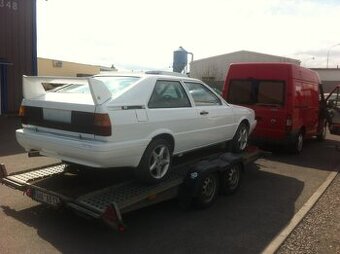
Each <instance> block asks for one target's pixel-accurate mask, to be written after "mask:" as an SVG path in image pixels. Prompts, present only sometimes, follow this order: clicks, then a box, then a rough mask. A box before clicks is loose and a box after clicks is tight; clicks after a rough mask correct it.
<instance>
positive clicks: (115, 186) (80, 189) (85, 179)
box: [0, 149, 263, 228]
mask: <svg viewBox="0 0 340 254" xmlns="http://www.w3.org/2000/svg"><path fill="white" fill-rule="evenodd" d="M211 152H212V153H203V154H200V155H198V154H197V153H196V154H194V155H189V156H186V157H183V158H177V159H176V160H175V162H174V166H173V170H172V173H171V174H170V175H169V176H168V177H167V178H166V179H165V180H164V181H162V182H161V183H158V184H153V185H145V184H141V183H138V182H136V181H135V180H131V179H133V177H132V176H133V170H131V169H126V168H124V169H118V170H117V169H115V170H112V171H110V170H100V169H98V170H93V171H89V172H86V173H85V174H74V173H69V172H68V168H67V167H68V166H67V165H66V164H63V163H60V164H54V165H49V166H45V167H40V168H34V169H29V170H25V171H21V172H16V173H13V174H10V175H7V174H6V172H5V171H6V170H5V167H4V166H2V177H0V181H1V183H2V184H5V185H7V186H9V187H11V188H13V189H17V190H20V191H23V192H24V193H25V194H26V195H27V196H29V197H31V198H32V199H34V200H36V201H38V202H41V203H45V204H48V205H50V206H53V207H60V206H65V207H68V208H71V209H73V210H75V211H76V212H78V213H80V214H82V215H84V216H87V217H92V218H102V217H103V215H104V214H106V213H108V212H109V213H110V214H109V215H110V216H111V217H112V216H113V217H114V219H113V220H114V221H115V223H114V225H112V226H114V227H118V228H120V227H122V225H123V222H122V214H124V213H126V212H129V211H132V210H136V209H139V208H141V207H145V206H149V205H151V204H153V203H158V202H161V201H163V200H167V199H171V198H174V197H176V196H177V195H178V193H179V186H181V185H182V183H183V181H184V179H185V176H186V175H187V174H188V172H189V171H190V170H191V169H192V168H194V167H195V165H196V164H197V163H199V162H200V161H202V160H206V161H212V160H216V158H219V156H221V155H222V154H224V155H228V156H230V161H232V160H234V159H238V160H242V163H243V164H245V165H246V164H248V163H251V162H253V161H255V160H256V159H257V158H259V157H260V156H261V155H262V154H263V153H262V152H261V151H260V150H258V149H253V150H251V149H250V150H248V151H247V152H244V153H242V154H240V155H234V154H231V153H221V152H218V153H216V152H215V151H214V150H212V151H211ZM190 156H191V157H190ZM197 158H198V159H197ZM233 158H234V159H233ZM111 222H112V221H111Z"/></svg>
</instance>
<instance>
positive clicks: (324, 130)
mask: <svg viewBox="0 0 340 254" xmlns="http://www.w3.org/2000/svg"><path fill="white" fill-rule="evenodd" d="M326 133H327V121H325V122H324V124H323V126H322V129H321V133H320V134H318V135H317V136H316V139H317V140H318V141H320V142H322V141H324V140H325V139H326Z"/></svg>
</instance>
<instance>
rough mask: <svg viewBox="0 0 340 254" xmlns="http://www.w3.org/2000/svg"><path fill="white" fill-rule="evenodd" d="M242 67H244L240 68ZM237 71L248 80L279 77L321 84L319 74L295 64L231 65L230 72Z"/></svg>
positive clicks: (259, 63)
mask: <svg viewBox="0 0 340 254" xmlns="http://www.w3.org/2000/svg"><path fill="white" fill-rule="evenodd" d="M237 66H239V67H237ZM240 66H242V67H241V68H240ZM237 69H238V70H239V71H240V72H238V73H237V75H239V74H241V73H243V76H245V75H248V76H249V77H246V78H267V79H275V78H277V77H280V78H283V77H286V78H287V77H291V78H294V79H299V80H306V81H310V82H315V83H321V81H320V77H319V74H318V73H317V72H315V71H312V70H310V69H307V68H304V67H302V66H300V65H297V64H293V63H282V62H249V63H233V64H231V65H230V68H229V71H230V72H234V71H235V70H237ZM235 74H236V73H235ZM241 75H242V74H241ZM243 78H245V77H243Z"/></svg>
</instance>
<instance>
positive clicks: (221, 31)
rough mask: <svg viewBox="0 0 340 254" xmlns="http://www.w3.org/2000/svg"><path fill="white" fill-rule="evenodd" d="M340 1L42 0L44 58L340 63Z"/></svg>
mask: <svg viewBox="0 0 340 254" xmlns="http://www.w3.org/2000/svg"><path fill="white" fill-rule="evenodd" d="M339 13H340V0H185V1H183V0H171V1H170V0H96V1H94V0H71V1H70V0H47V1H45V0H37V33H38V57H45V58H52V59H58V60H64V61H73V62H80V63H87V64H94V65H103V66H111V65H112V64H114V65H115V66H116V67H118V69H119V70H147V69H158V70H171V69H172V61H173V51H174V50H176V49H178V47H179V46H182V47H183V48H185V49H186V50H187V51H189V52H192V53H193V54H194V60H196V59H202V58H206V57H211V56H215V55H220V54H226V53H230V52H234V51H239V50H249V51H255V52H260V53H266V54H272V55H279V56H284V57H291V58H296V59H299V60H300V61H301V65H302V66H306V67H320V68H325V67H326V64H327V54H328V53H329V58H328V60H329V67H332V68H333V67H334V68H335V67H337V65H339V66H340V15H339Z"/></svg>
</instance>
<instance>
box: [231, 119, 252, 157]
mask: <svg viewBox="0 0 340 254" xmlns="http://www.w3.org/2000/svg"><path fill="white" fill-rule="evenodd" d="M248 137H249V128H248V126H247V124H246V123H245V122H242V123H241V124H240V125H239V126H238V128H237V131H236V133H235V135H234V137H233V139H232V141H231V152H234V153H240V152H242V151H244V149H245V148H246V147H247V144H248Z"/></svg>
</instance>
